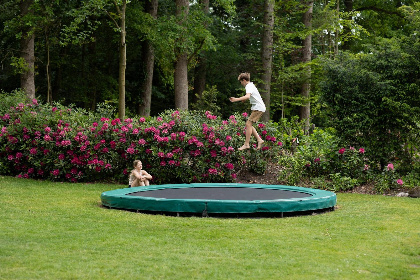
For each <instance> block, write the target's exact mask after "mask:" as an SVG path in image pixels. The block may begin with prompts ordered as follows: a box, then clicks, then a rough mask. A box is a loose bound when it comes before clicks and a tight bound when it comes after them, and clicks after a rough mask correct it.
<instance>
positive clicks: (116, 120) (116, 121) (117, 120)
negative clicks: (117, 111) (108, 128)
mask: <svg viewBox="0 0 420 280" xmlns="http://www.w3.org/2000/svg"><path fill="white" fill-rule="evenodd" d="M119 123H121V120H120V119H118V118H117V119H115V120H112V121H111V125H117V124H119Z"/></svg>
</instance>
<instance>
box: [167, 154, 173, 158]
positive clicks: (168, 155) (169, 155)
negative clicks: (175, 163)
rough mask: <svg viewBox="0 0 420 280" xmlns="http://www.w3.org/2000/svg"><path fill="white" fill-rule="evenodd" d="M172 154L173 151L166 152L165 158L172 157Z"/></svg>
mask: <svg viewBox="0 0 420 280" xmlns="http://www.w3.org/2000/svg"><path fill="white" fill-rule="evenodd" d="M173 156H174V154H173V153H167V154H166V158H172V157H173Z"/></svg>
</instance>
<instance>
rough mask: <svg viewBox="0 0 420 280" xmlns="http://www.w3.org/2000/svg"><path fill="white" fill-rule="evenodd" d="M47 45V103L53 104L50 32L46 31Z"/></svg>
mask: <svg viewBox="0 0 420 280" xmlns="http://www.w3.org/2000/svg"><path fill="white" fill-rule="evenodd" d="M45 47H46V48H47V65H46V66H45V68H46V72H47V103H49V104H52V87H51V74H50V40H49V38H48V32H46V33H45Z"/></svg>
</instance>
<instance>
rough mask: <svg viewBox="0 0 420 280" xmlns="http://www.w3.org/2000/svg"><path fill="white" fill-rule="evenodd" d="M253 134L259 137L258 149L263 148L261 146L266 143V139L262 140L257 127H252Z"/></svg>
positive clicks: (256, 137)
mask: <svg viewBox="0 0 420 280" xmlns="http://www.w3.org/2000/svg"><path fill="white" fill-rule="evenodd" d="M252 135H253V136H254V137H255V139H257V142H258V146H257V150H259V149H261V146H262V144H263V143H264V140H262V139H261V137H260V136H259V135H258V132H257V130H256V129H255V127H252Z"/></svg>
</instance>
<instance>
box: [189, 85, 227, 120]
mask: <svg viewBox="0 0 420 280" xmlns="http://www.w3.org/2000/svg"><path fill="white" fill-rule="evenodd" d="M219 94H220V93H219V91H218V90H217V87H216V86H212V87H211V88H209V89H207V90H205V91H203V93H202V94H201V96H200V95H198V94H196V97H197V102H196V103H193V104H191V108H192V109H193V110H202V111H207V110H208V111H210V112H212V113H213V114H215V115H218V114H219V113H220V106H218V105H217V96H218V95H219Z"/></svg>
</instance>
